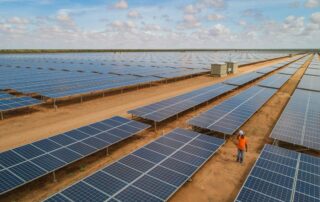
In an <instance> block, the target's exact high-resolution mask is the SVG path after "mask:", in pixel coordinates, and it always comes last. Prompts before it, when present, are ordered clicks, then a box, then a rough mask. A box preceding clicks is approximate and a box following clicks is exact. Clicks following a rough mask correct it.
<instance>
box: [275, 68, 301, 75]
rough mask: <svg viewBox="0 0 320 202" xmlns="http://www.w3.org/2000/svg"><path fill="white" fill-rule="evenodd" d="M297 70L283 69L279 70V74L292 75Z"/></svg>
mask: <svg viewBox="0 0 320 202" xmlns="http://www.w3.org/2000/svg"><path fill="white" fill-rule="evenodd" d="M298 69H299V68H291V67H285V68H284V69H282V70H280V71H279V72H278V73H279V74H287V75H293V74H295V73H296V72H297V71H298Z"/></svg>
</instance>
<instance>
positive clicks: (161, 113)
mask: <svg viewBox="0 0 320 202" xmlns="http://www.w3.org/2000/svg"><path fill="white" fill-rule="evenodd" d="M235 88H236V87H235V86H232V85H226V84H221V83H219V84H215V85H212V86H208V87H204V88H201V89H199V90H195V91H192V92H190V93H186V94H182V95H179V96H177V97H173V98H169V99H166V100H163V101H160V102H157V103H153V104H151V105H147V106H143V107H140V108H137V109H134V110H131V111H129V112H128V113H130V114H132V115H135V116H138V117H142V118H144V119H148V120H152V121H155V122H161V121H163V120H165V119H168V118H170V117H173V116H175V115H177V114H179V113H181V112H184V111H186V110H188V109H191V108H193V107H195V106H198V105H200V104H202V103H205V102H208V101H210V100H212V99H214V98H216V97H218V96H220V95H222V94H224V93H227V92H229V91H232V90H233V89H235Z"/></svg>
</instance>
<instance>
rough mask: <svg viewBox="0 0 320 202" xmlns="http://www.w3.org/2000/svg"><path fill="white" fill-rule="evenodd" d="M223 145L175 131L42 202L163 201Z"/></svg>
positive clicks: (198, 136)
mask: <svg viewBox="0 0 320 202" xmlns="http://www.w3.org/2000/svg"><path fill="white" fill-rule="evenodd" d="M223 144H224V140H223V139H219V138H215V137H211V136H207V135H203V134H200V133H196V132H191V131H188V130H185V129H179V128H178V129H175V130H173V131H172V132H170V133H168V134H166V135H164V136H162V137H160V138H158V139H157V140H155V141H153V142H151V143H149V144H147V145H146V146H144V147H142V148H140V149H138V150H136V151H134V152H132V153H131V154H129V155H127V156H125V157H123V158H122V159H120V160H118V161H116V162H114V163H112V164H111V165H108V166H106V167H105V168H103V169H101V170H99V171H97V172H95V173H94V174H92V175H91V176H89V177H87V178H85V179H82V180H81V181H79V182H77V183H75V184H73V185H71V186H70V187H68V188H66V189H65V190H62V191H61V192H59V193H57V194H55V195H53V196H51V197H50V198H48V199H47V200H46V201H47V202H51V201H95V202H99V201H166V200H167V199H169V198H170V197H171V196H172V195H173V194H174V193H175V192H176V191H177V190H178V189H179V188H180V187H181V186H182V185H183V184H184V183H185V182H186V181H187V180H188V179H189V178H190V177H191V176H192V175H193V174H194V173H195V172H196V171H197V170H198V169H199V168H200V167H201V166H202V165H203V164H204V163H205V162H206V161H207V160H208V159H209V158H210V157H211V156H212V155H213V154H214V153H215V152H216V151H217V150H218V149H219V148H220V147H221V146H222V145H223Z"/></svg>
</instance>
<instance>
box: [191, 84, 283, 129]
mask: <svg viewBox="0 0 320 202" xmlns="http://www.w3.org/2000/svg"><path fill="white" fill-rule="evenodd" d="M276 91H277V90H276V89H272V88H264V87H260V86H253V87H251V88H249V89H247V90H245V91H243V92H241V93H239V94H237V95H235V96H233V97H231V98H229V99H228V100H226V101H224V102H222V103H221V104H219V105H217V106H215V107H213V108H211V109H210V110H208V111H206V112H204V113H202V114H200V115H199V116H197V117H195V118H193V119H191V120H190V121H189V124H190V125H192V126H196V127H199V128H203V129H208V130H211V131H217V132H220V133H223V134H226V135H232V134H233V133H234V132H235V131H236V130H238V129H239V128H240V127H241V126H242V125H243V124H244V123H245V122H246V121H247V120H248V119H249V118H250V117H251V116H252V115H253V114H254V113H255V112H256V111H258V110H259V108H260V107H261V106H262V105H263V104H264V103H266V102H267V101H268V100H269V99H270V98H271V96H273V95H274V94H275V92H276Z"/></svg>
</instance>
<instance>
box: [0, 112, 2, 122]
mask: <svg viewBox="0 0 320 202" xmlns="http://www.w3.org/2000/svg"><path fill="white" fill-rule="evenodd" d="M0 114H1V120H3V111H1V112H0Z"/></svg>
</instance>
